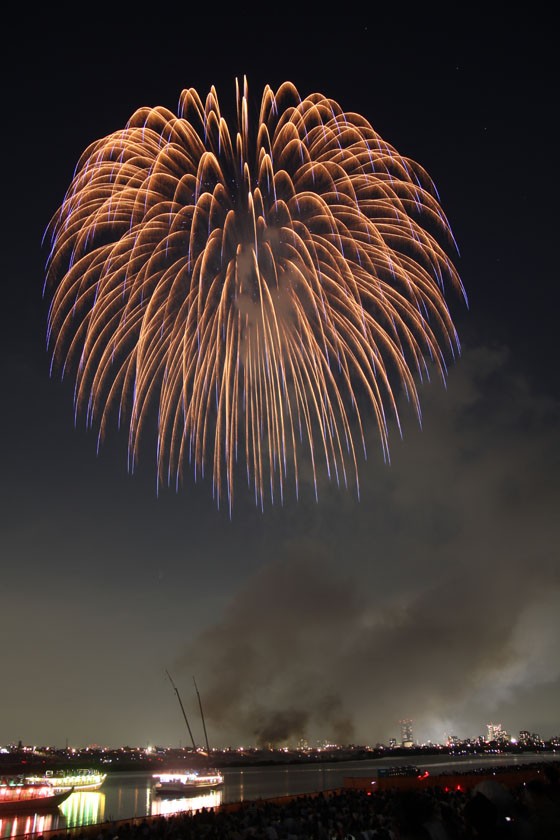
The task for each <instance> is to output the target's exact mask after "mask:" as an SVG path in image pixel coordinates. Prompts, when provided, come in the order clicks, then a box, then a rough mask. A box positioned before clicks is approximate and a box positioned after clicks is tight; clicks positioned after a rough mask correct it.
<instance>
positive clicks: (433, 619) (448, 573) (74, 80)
mask: <svg viewBox="0 0 560 840" xmlns="http://www.w3.org/2000/svg"><path fill="white" fill-rule="evenodd" d="M151 12H155V14H154V15H153V16H152V14H151V13H150V17H149V18H146V19H145V20H142V18H141V15H140V13H138V15H135V16H132V15H131V16H130V19H128V18H127V17H125V16H124V15H123V19H122V20H121V21H120V22H119V21H115V20H113V19H112V17H111V11H110V10H109V9H107V10H106V12H105V14H102V13H101V12H99V11H95V12H94V11H93V9H92V11H91V15H92V19H91V22H89V23H86V22H84V21H82V22H80V23H78V22H76V23H75V24H73V23H72V21H70V20H65V19H62V18H60V19H57V18H53V17H46V16H45V17H44V18H43V19H41V17H38V18H34V19H33V21H31V22H29V21H26V23H25V25H24V24H23V23H22V24H21V25H20V24H18V23H17V22H16V24H15V25H14V28H13V31H12V32H8V33H6V35H5V38H6V39H7V40H8V41H9V46H8V49H7V50H6V51H5V57H6V56H7V59H8V60H7V65H6V67H5V71H4V76H5V85H4V92H3V96H4V107H3V113H4V125H5V128H4V140H5V142H6V154H5V158H4V161H5V163H4V172H3V184H2V196H3V206H4V213H3V218H4V223H3V233H4V237H3V239H4V245H3V251H2V253H3V262H4V268H3V272H2V274H3V295H2V300H3V307H2V313H3V328H2V340H3V344H4V349H3V352H2V357H1V358H2V368H3V370H2V391H3V401H2V402H3V411H2V415H1V419H2V435H1V446H2V462H1V488H2V507H1V510H2V523H1V555H2V561H1V562H2V578H1V585H0V616H1V623H2V644H1V645H0V680H1V690H0V745H1V744H6V743H11V742H17V741H19V740H22V741H23V742H24V743H27V744H50V745H55V746H64V744H65V743H66V742H68V743H69V744H70V745H72V746H85V745H88V744H99V745H106V746H115V745H120V744H128V745H148V744H151V745H155V744H158V745H178V744H179V743H181V744H183V745H188V744H189V738H188V734H187V732H186V729H185V726H184V721H183V718H182V715H181V712H180V708H179V706H178V704H177V698H176V696H175V694H174V692H173V689H172V687H171V685H170V683H169V680H168V679H167V677H166V670H168V671H169V672H170V673H171V675H172V676H173V678H174V680H175V683H176V685H177V687H178V689H179V691H180V692H181V694H182V698H183V702H184V704H185V708H186V709H187V712H188V714H189V716H190V721H191V726H192V729H193V731H194V734H195V737H196V739H197V741H198V742H199V743H201V744H202V743H203V733H202V727H201V724H200V720H199V717H198V713H197V699H196V693H195V691H194V685H193V676H194V677H195V678H196V682H197V685H198V688H199V690H200V693H201V697H202V701H203V704H204V709H205V713H206V723H207V727H208V734H209V739H210V742H211V745H213V746H227V745H231V746H237V745H241V744H244V745H248V744H256V743H266V742H269V741H273V742H274V743H277V744H284V743H292V744H294V743H295V742H296V741H297V739H298V738H300V737H307V738H308V740H309V741H310V743H315V741H316V740H317V739H333V740H335V741H337V742H340V743H358V744H375V743H376V742H378V741H381V742H385V743H387V742H388V740H389V739H390V738H391V737H396V738H398V737H399V735H400V729H399V720H400V719H401V718H410V719H412V720H413V729H414V736H415V739H416V740H418V741H419V742H423V741H426V740H428V739H431V740H434V741H442V740H443V739H444V738H445V737H446V735H447V734H455V735H458V736H460V737H474V736H476V735H478V734H485V733H486V724H487V723H489V722H494V723H498V722H499V723H502V725H503V726H504V727H505V728H506V729H507V730H508V731H509V732H510V734H512V735H517V734H518V733H519V731H520V730H521V729H528V730H529V731H531V732H538V733H540V734H541V735H542V736H543V737H551V736H553V735H557V734H560V719H559V717H560V716H559V709H560V658H559V656H558V650H559V646H560V612H559V610H558V603H559V595H560V572H559V564H558V561H559V542H560V541H559V516H558V511H559V509H560V507H559V483H558V467H559V458H558V454H559V452H558V429H559V424H558V419H559V411H558V409H559V397H560V394H559V389H558V352H557V319H558V311H559V309H558V305H559V295H558V286H559V275H558V259H557V247H558V234H557V228H558V208H557V195H558V163H557V146H558V143H557V129H556V126H555V122H556V112H557V105H558V75H557V63H556V60H555V59H554V58H553V57H552V56H553V55H554V51H553V48H552V32H553V31H554V27H553V25H552V23H550V22H548V21H546V19H542V20H539V21H536V20H531V18H530V16H529V19H525V18H524V19H523V21H520V22H519V24H516V23H515V22H513V21H511V22H509V23H508V24H505V23H503V22H501V23H500V25H498V23H496V22H494V23H493V22H492V21H488V20H486V21H485V22H484V25H478V24H476V23H475V21H473V20H470V21H460V20H459V19H457V20H456V21H454V22H453V23H452V22H447V21H446V20H445V19H442V20H441V21H438V23H437V24H432V25H431V26H428V22H427V21H426V22H425V23H424V24H423V25H421V24H419V23H418V22H414V21H412V20H409V19H407V17H406V15H405V14H404V12H403V11H402V10H398V11H395V14H394V16H393V18H388V19H386V20H383V19H381V18H374V17H372V18H371V19H370V20H368V19H367V18H358V17H356V18H355V19H354V20H348V19H347V20H346V21H345V22H339V21H335V20H333V21H332V22H329V23H324V24H323V23H318V22H317V21H316V20H313V19H311V18H309V19H301V18H300V19H298V20H296V21H294V22H293V24H290V23H289V22H288V21H285V20H284V21H281V20H277V19H276V18H270V19H268V18H263V19H261V20H260V21H259V20H250V19H249V17H248V16H247V17H241V18H238V19H235V18H231V19H228V18H226V19H222V21H221V22H220V23H218V21H217V20H216V17H215V16H214V15H211V16H208V18H204V17H202V18H197V19H191V18H189V16H188V15H187V14H177V13H169V12H168V11H165V10H163V9H162V13H161V16H160V14H159V10H158V9H157V8H156V9H152V10H151ZM85 14H86V13H84V15H85ZM94 14H95V18H94V17H93V15H94ZM244 75H246V76H247V78H248V84H249V95H250V98H251V100H252V101H253V103H254V105H255V106H257V105H258V104H259V103H260V98H261V94H262V90H263V87H264V85H266V84H270V85H271V86H272V87H273V88H276V87H278V85H280V84H281V83H282V82H283V81H285V80H289V81H292V82H293V83H294V84H295V85H296V87H297V88H298V90H299V91H300V93H301V94H302V95H305V94H308V93H312V92H314V91H319V92H321V93H323V94H325V95H327V96H329V97H332V98H333V99H335V100H336V101H337V102H339V103H340V104H341V106H342V107H343V108H344V109H345V110H347V111H356V112H358V113H360V114H362V115H363V116H364V117H365V118H367V119H368V120H369V122H370V123H371V124H372V125H373V127H374V128H375V129H376V131H378V132H379V134H380V135H381V136H382V137H383V138H384V139H385V140H386V141H387V142H389V143H391V144H392V145H393V146H395V147H396V149H397V150H398V151H399V152H400V153H401V154H403V155H407V156H409V157H411V158H412V159H414V160H416V161H418V162H419V163H420V164H422V166H424V167H425V169H426V170H427V171H428V172H429V174H430V175H431V176H432V178H433V179H434V181H435V184H436V186H437V188H438V191H439V194H440V199H441V203H442V206H443V209H444V211H445V213H446V214H447V217H448V219H449V221H450V224H451V227H452V229H453V233H454V235H455V238H456V240H457V243H458V246H459V249H460V255H459V256H458V257H457V259H456V265H457V268H458V270H459V273H460V275H461V279H462V281H463V284H464V286H465V288H466V291H467V295H468V299H469V306H468V308H467V307H466V306H465V304H464V302H463V301H462V300H461V298H460V297H459V296H458V295H454V294H453V293H451V294H450V295H449V297H448V301H449V305H450V308H451V312H452V315H453V318H454V321H455V324H456V326H457V330H458V333H459V337H460V340H461V345H462V354H461V356H460V358H459V359H458V361H457V363H456V364H452V365H451V367H450V370H449V376H448V381H447V387H446V388H444V387H443V386H442V384H441V382H440V381H438V380H437V378H434V380H433V381H432V382H431V383H430V384H426V385H422V386H421V387H420V399H421V404H422V411H423V428H422V429H420V428H419V425H418V422H417V420H416V417H415V415H414V413H413V411H412V410H411V409H410V408H407V407H406V405H405V406H404V407H403V415H402V416H403V438H402V440H401V439H400V437H399V434H398V430H397V429H396V427H395V426H394V424H393V426H392V427H391V437H390V447H391V464H390V465H387V464H385V463H384V462H383V458H382V453H381V451H380V447H379V443H378V438H377V435H376V430H375V428H374V427H373V423H372V425H371V427H370V428H368V429H367V432H366V437H367V440H368V460H367V462H365V463H363V464H360V480H361V494H360V498H359V499H358V498H357V497H356V493H355V491H354V489H353V488H352V487H350V488H349V489H348V490H346V489H344V488H337V486H336V485H335V484H332V483H328V482H326V481H324V482H323V481H321V482H320V486H319V501H318V502H316V501H315V498H314V496H313V493H312V492H311V487H310V486H308V484H307V482H306V480H305V471H304V477H303V482H302V488H301V490H302V492H301V494H300V499H299V501H296V500H295V499H294V498H293V494H291V495H290V496H289V497H287V498H286V500H285V501H284V504H283V505H279V504H275V505H274V506H272V505H270V504H268V503H267V504H265V509H264V511H261V510H260V509H259V508H257V507H256V506H255V504H254V500H253V498H252V496H251V495H250V494H243V493H240V494H239V495H238V497H237V499H236V504H235V508H234V512H233V515H232V517H230V515H229V512H228V510H227V508H224V509H220V510H218V509H217V507H216V505H215V503H214V501H213V499H212V490H211V485H210V482H209V481H198V482H196V483H195V481H194V477H191V480H187V481H186V482H185V485H184V487H183V488H182V489H181V490H180V491H179V492H178V493H176V492H175V490H174V489H173V490H168V489H165V488H164V489H161V488H160V492H159V495H158V494H157V493H156V481H155V468H154V460H155V459H154V448H153V447H150V446H149V445H148V446H147V447H146V449H145V450H143V451H142V454H143V457H142V459H141V462H140V465H139V468H138V471H137V473H136V474H135V475H133V476H131V475H129V474H128V472H127V458H126V434H123V433H121V434H119V433H117V432H116V430H115V431H114V432H112V433H111V434H109V437H108V440H107V441H106V444H105V446H104V447H103V448H102V449H101V451H100V453H99V454H97V452H96V433H95V431H87V430H86V429H85V424H84V420H83V418H79V419H78V421H77V423H76V424H75V422H74V411H73V402H72V399H73V397H72V381H71V380H69V381H64V382H61V381H60V378H59V377H53V378H51V377H50V375H49V361H50V358H49V355H48V353H47V350H46V340H45V333H46V319H47V309H48V299H44V298H43V282H44V273H45V272H44V267H45V261H46V257H47V249H46V248H45V247H44V246H43V245H42V241H41V240H42V236H43V233H44V230H45V228H46V226H47V224H48V222H49V219H50V217H51V216H52V214H53V213H54V212H55V211H56V209H57V208H58V206H59V204H60V202H61V201H62V199H63V197H64V193H65V191H66V189H67V187H68V185H69V183H70V180H71V178H72V174H73V171H74V166H75V165H76V163H77V161H78V158H79V157H80V155H81V153H82V152H83V150H84V149H85V148H86V147H87V146H88V145H89V144H90V143H91V142H93V141H94V140H97V139H99V138H101V137H104V136H105V135H107V134H109V133H110V132H112V131H115V130H117V129H120V128H123V127H124V125H125V123H126V121H127V119H128V118H129V117H130V116H131V114H132V113H133V112H134V111H135V110H136V109H137V108H138V107H140V106H143V105H149V106H155V105H165V106H166V107H168V108H169V109H171V110H173V111H176V109H177V103H178V100H179V95H180V92H181V90H182V89H183V88H187V87H194V88H196V89H197V90H198V92H199V93H200V94H201V96H203V97H205V95H206V93H207V92H208V91H209V90H210V87H211V86H212V85H215V86H216V88H217V92H218V97H219V99H220V103H223V104H224V106H226V105H227V107H228V108H231V107H232V106H233V104H234V102H235V79H236V78H242V77H243V76H244Z"/></svg>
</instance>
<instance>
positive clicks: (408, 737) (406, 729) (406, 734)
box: [400, 720, 414, 747]
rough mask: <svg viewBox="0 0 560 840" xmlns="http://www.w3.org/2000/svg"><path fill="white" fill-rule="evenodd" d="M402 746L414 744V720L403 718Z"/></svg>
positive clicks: (401, 722)
mask: <svg viewBox="0 0 560 840" xmlns="http://www.w3.org/2000/svg"><path fill="white" fill-rule="evenodd" d="M400 724H401V747H412V746H414V738H413V737H412V721H411V720H401V721H400Z"/></svg>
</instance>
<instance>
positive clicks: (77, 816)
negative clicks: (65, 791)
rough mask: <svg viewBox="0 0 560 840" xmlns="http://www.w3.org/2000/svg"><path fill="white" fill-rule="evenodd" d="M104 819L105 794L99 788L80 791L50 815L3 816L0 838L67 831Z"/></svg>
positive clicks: (0, 819)
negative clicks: (97, 789)
mask: <svg viewBox="0 0 560 840" xmlns="http://www.w3.org/2000/svg"><path fill="white" fill-rule="evenodd" d="M104 819H105V795H104V794H103V793H99V792H98V791H95V792H94V791H85V790H84V791H78V792H75V793H72V794H71V795H70V796H69V797H68V799H66V800H65V801H64V802H63V803H62V804H61V805H59V806H58V808H57V809H56V811H53V812H52V813H50V814H49V813H47V814H19V815H17V816H16V815H14V816H12V817H2V818H0V838H6V837H16V836H17V835H20V834H27V835H30V834H45V833H46V832H47V831H61V830H63V831H64V830H65V829H67V828H77V827H78V826H80V825H96V824H97V823H101V822H103V821H104Z"/></svg>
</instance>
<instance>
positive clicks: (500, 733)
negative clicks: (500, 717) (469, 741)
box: [486, 723, 509, 743]
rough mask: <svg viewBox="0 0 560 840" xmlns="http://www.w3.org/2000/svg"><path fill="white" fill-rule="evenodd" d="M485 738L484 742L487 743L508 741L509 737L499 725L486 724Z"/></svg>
mask: <svg viewBox="0 0 560 840" xmlns="http://www.w3.org/2000/svg"><path fill="white" fill-rule="evenodd" d="M486 729H487V737H486V740H487V742H488V743H490V742H491V741H508V740H509V735H508V733H507V732H506V730H505V729H504V728H503V727H502V724H501V723H487V724H486Z"/></svg>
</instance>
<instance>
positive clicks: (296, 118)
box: [46, 79, 464, 511]
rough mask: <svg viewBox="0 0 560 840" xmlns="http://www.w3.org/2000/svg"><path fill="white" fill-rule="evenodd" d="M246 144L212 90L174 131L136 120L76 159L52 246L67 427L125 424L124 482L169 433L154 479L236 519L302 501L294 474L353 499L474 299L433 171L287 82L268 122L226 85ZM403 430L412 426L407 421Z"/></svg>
mask: <svg viewBox="0 0 560 840" xmlns="http://www.w3.org/2000/svg"><path fill="white" fill-rule="evenodd" d="M236 103H237V117H236V120H234V122H235V130H234V132H232V131H230V127H229V125H228V122H227V121H226V119H225V118H224V116H223V115H222V113H221V111H220V104H219V101H218V97H217V93H216V90H215V89H214V87H212V88H211V89H210V92H209V93H208V95H207V96H206V99H205V101H203V100H202V99H201V97H200V96H199V94H198V93H197V92H196V90H194V89H192V88H191V89H186V90H183V91H182V93H181V96H180V101H179V107H178V114H174V113H172V112H171V111H169V110H167V109H166V108H164V107H155V108H148V107H145V108H140V109H139V110H137V111H136V112H135V113H134V114H133V115H132V117H131V118H130V120H129V121H128V123H127V125H126V127H125V128H124V129H122V130H120V131H115V132H114V133H112V134H110V135H109V136H107V137H105V138H103V139H101V140H98V141H97V142H94V143H92V144H91V145H90V146H89V147H88V148H87V149H86V150H85V152H84V153H83V155H82V157H81V158H80V160H79V162H78V165H77V168H76V171H75V175H74V178H73V180H72V182H71V184H70V187H69V189H68V191H67V193H66V196H65V198H64V200H63V203H62V205H61V207H60V208H59V210H58V211H57V213H56V214H55V215H54V217H53V219H52V220H51V223H50V225H49V227H48V229H47V235H48V236H49V237H50V252H49V255H48V259H47V267H46V268H47V270H46V287H49V288H50V289H51V290H52V303H51V307H50V311H49V318H48V339H47V341H48V346H49V348H50V349H51V351H52V365H53V367H57V368H58V369H60V370H61V371H62V375H64V374H65V372H67V371H72V373H73V375H74V376H75V403H76V406H75V408H76V412H77V413H82V414H83V415H85V418H86V422H87V424H88V426H89V425H93V424H94V423H95V424H97V425H98V428H99V441H101V440H102V439H103V436H104V435H105V433H106V431H107V427H108V424H109V420H110V416H111V415H112V414H113V413H115V414H116V415H117V417H118V422H119V424H121V423H122V422H124V420H125V419H126V423H127V425H128V430H129V432H128V434H129V466H130V469H131V470H132V469H134V466H135V464H136V462H137V459H138V455H139V446H140V440H141V438H142V436H143V433H148V431H149V430H150V429H152V428H154V425H153V424H154V423H155V434H156V436H157V447H156V452H157V473H158V482H164V483H166V484H177V485H178V484H179V482H180V480H181V477H182V474H183V470H184V467H185V464H191V465H192V469H193V470H194V473H195V476H198V475H204V474H206V473H211V476H212V483H213V493H214V496H215V498H216V500H217V502H218V504H220V502H221V501H222V499H223V498H224V496H225V497H227V500H228V504H229V507H230V511H231V509H232V506H233V500H234V490H235V489H236V487H237V481H238V478H239V476H238V472H239V470H240V468H241V467H242V468H243V469H244V470H245V471H246V476H247V481H248V484H249V486H250V487H251V490H252V492H253V493H254V495H255V500H256V502H257V503H258V504H259V505H261V506H263V505H264V500H265V497H267V496H268V494H270V498H271V500H272V501H274V500H275V498H277V497H280V498H283V497H284V494H285V490H286V485H287V483H288V481H291V482H293V485H294V487H295V491H296V494H297V492H298V486H299V483H300V480H301V479H300V472H301V468H302V464H303V463H304V462H305V463H307V464H310V466H311V473H312V476H313V481H314V483H315V490H316V489H317V476H318V470H319V466H320V465H321V467H322V468H326V470H327V473H328V476H329V477H330V478H334V479H335V480H336V481H338V482H344V483H345V484H347V483H348V481H349V479H351V480H352V481H355V482H356V487H357V488H359V484H358V454H357V451H358V450H359V449H361V448H362V447H363V448H365V442H364V438H365V432H366V429H367V427H368V426H370V425H371V423H373V424H374V427H375V428H377V430H378V433H379V437H380V441H381V446H382V448H383V451H384V454H385V456H386V457H388V415H393V416H394V417H395V418H396V420H397V422H398V411H397V396H398V392H400V391H402V390H403V391H404V392H405V393H406V395H407V396H408V398H409V400H411V401H412V403H413V404H414V406H415V408H416V411H417V412H418V415H419V416H420V404H419V398H418V389H417V384H416V383H417V381H422V379H424V378H426V377H427V376H428V372H429V368H431V367H435V368H436V369H437V370H438V371H439V373H440V374H441V377H442V378H443V379H445V376H446V362H445V359H446V357H449V356H453V355H454V353H455V352H456V351H458V349H459V342H458V339H457V335H456V331H455V328H454V326H453V323H452V319H451V316H450V312H449V308H448V305H447V303H446V299H445V292H446V289H445V284H448V285H449V286H450V287H454V288H455V289H456V290H459V291H461V292H462V293H463V295H464V292H463V289H462V286H461V282H460V279H459V276H458V273H457V271H456V269H455V267H454V265H453V263H452V261H451V259H450V258H449V257H448V255H447V249H448V247H449V246H451V247H452V248H453V246H454V243H453V237H452V234H451V230H450V226H449V224H448V221H447V219H446V217H445V215H444V213H443V211H442V209H441V206H440V203H439V199H438V196H437V193H436V191H435V188H434V185H433V183H432V181H431V179H430V177H429V176H428V174H427V173H426V171H425V170H424V169H423V168H422V167H421V166H419V165H418V164H417V163H415V162H414V161H412V160H410V159H408V158H405V157H402V156H401V155H400V154H398V153H397V151H396V150H395V149H394V148H393V147H392V146H391V145H389V144H388V143H386V142H385V141H384V140H382V139H381V137H380V136H379V135H378V134H377V133H376V132H375V131H374V130H373V128H372V127H371V125H370V124H369V122H368V121H367V120H366V119H364V118H363V117H362V116H360V115H358V114H355V113H345V112H344V111H343V110H342V108H341V107H340V106H339V105H338V104H337V103H336V102H335V101H333V100H332V99H329V98H327V97H325V96H323V95H321V94H319V93H313V94H311V95H309V96H306V97H305V98H302V97H300V95H299V93H298V91H297V90H296V88H295V87H294V85H293V84H291V83H290V82H286V83H284V84H282V85H281V86H280V88H279V89H278V90H277V91H276V92H273V90H272V89H271V88H270V87H268V86H267V87H265V89H264V91H263V95H262V100H261V105H260V113H259V114H258V119H257V120H256V121H252V120H251V119H250V115H249V100H248V89H247V81H246V79H244V80H243V84H242V85H241V84H240V83H239V81H236ZM399 425H400V424H399Z"/></svg>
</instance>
